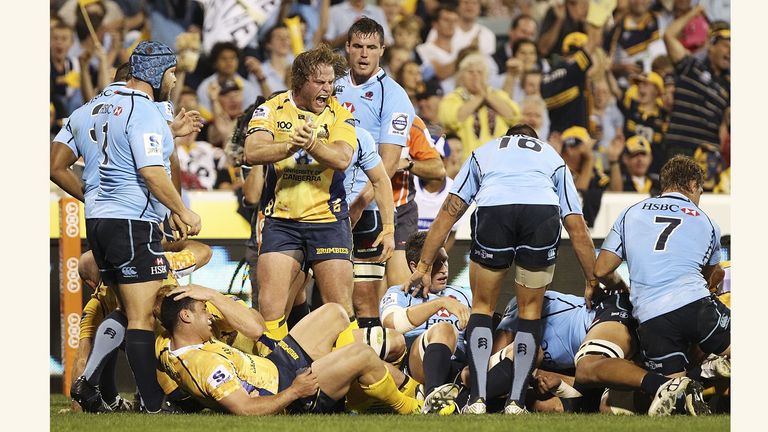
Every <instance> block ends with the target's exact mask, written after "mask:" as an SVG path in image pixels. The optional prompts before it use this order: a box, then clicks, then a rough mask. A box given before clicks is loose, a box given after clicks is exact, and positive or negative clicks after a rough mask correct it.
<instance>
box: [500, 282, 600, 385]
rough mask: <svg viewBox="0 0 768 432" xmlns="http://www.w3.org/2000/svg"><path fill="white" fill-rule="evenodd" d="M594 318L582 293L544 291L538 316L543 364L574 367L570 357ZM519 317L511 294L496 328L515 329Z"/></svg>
mask: <svg viewBox="0 0 768 432" xmlns="http://www.w3.org/2000/svg"><path fill="white" fill-rule="evenodd" d="M594 318H595V312H594V310H592V311H590V310H588V309H587V307H586V304H585V303H584V298H583V297H578V296H575V295H571V294H563V293H560V292H557V291H552V290H548V291H547V292H546V293H545V294H544V304H543V306H542V309H541V319H542V321H543V323H542V326H543V329H544V331H543V332H542V338H541V349H542V350H543V351H544V360H543V361H542V365H541V366H542V368H544V369H548V370H566V369H572V368H574V367H575V365H574V364H573V358H574V356H576V352H577V351H578V350H579V346H580V345H581V343H582V341H583V340H584V336H586V334H587V329H589V326H590V325H591V324H592V320H593V319H594ZM517 320H518V309H517V299H516V298H514V297H513V298H512V300H510V301H509V304H507V308H506V309H505V310H504V317H503V318H502V319H501V323H499V326H498V327H497V330H504V331H516V330H517Z"/></svg>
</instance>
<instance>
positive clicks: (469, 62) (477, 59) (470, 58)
mask: <svg viewBox="0 0 768 432" xmlns="http://www.w3.org/2000/svg"><path fill="white" fill-rule="evenodd" d="M476 64H477V65H481V66H482V67H483V78H484V79H485V81H486V82H487V81H488V74H489V72H488V62H487V60H486V58H485V56H484V55H483V54H481V53H479V52H473V53H472V54H468V55H467V56H466V57H464V58H463V59H462V60H461V61H460V62H459V67H458V70H457V71H456V77H457V78H459V79H463V77H464V73H465V72H466V71H467V69H469V67H470V66H473V65H476Z"/></svg>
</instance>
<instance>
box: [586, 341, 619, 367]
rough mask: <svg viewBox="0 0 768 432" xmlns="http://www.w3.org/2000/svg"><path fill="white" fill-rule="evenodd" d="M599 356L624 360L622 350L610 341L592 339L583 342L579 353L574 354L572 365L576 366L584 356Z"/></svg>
mask: <svg viewBox="0 0 768 432" xmlns="http://www.w3.org/2000/svg"><path fill="white" fill-rule="evenodd" d="M590 355H599V356H603V357H605V358H619V359H623V358H624V350H622V349H621V347H620V346H618V345H616V344H615V343H613V342H611V341H607V340H604V339H592V340H588V341H586V342H584V343H583V344H581V346H580V347H579V351H577V352H576V356H575V357H574V360H573V364H574V366H578V364H579V360H581V359H583V358H584V357H586V356H590Z"/></svg>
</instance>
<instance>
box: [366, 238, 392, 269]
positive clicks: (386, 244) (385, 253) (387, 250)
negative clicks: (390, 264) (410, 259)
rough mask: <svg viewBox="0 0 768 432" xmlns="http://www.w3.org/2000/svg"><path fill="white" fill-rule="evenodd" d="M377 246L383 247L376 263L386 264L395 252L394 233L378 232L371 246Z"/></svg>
mask: <svg viewBox="0 0 768 432" xmlns="http://www.w3.org/2000/svg"><path fill="white" fill-rule="evenodd" d="M379 244H381V245H382V246H383V248H382V250H381V255H379V257H378V259H377V261H378V262H380V263H383V262H386V261H387V260H388V259H389V258H391V257H392V253H393V252H394V251H395V233H394V232H384V231H382V232H380V233H379V236H378V237H376V241H375V242H373V244H372V245H371V246H372V247H379Z"/></svg>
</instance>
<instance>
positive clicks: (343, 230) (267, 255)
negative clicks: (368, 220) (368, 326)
mask: <svg viewBox="0 0 768 432" xmlns="http://www.w3.org/2000/svg"><path fill="white" fill-rule="evenodd" d="M345 72H346V65H345V63H344V59H343V58H342V57H341V56H339V55H338V54H336V53H334V52H333V51H331V49H330V48H328V47H327V46H325V45H320V46H318V47H316V48H313V49H311V50H309V51H305V52H303V53H301V54H299V55H298V56H297V57H296V60H294V62H293V66H292V80H291V90H289V91H285V92H281V93H278V94H277V95H275V96H273V97H272V98H271V99H269V100H267V101H266V102H264V103H263V104H262V105H260V106H259V107H258V108H256V109H255V111H254V112H253V116H252V117H251V120H250V122H249V124H248V136H247V138H246V140H245V159H246V163H248V164H261V165H265V166H266V172H265V174H264V176H265V184H266V186H265V189H264V192H263V193H262V196H261V203H262V210H263V212H264V216H265V222H264V228H263V230H262V237H261V240H262V243H261V247H260V255H259V271H258V274H257V278H258V285H259V301H258V302H259V308H260V310H261V313H262V315H263V316H264V319H265V320H266V324H267V334H268V335H269V337H270V338H272V339H274V340H280V339H282V338H283V337H284V336H285V335H286V334H287V333H288V328H287V325H286V324H285V310H286V303H287V300H286V299H288V298H292V296H290V295H287V294H288V293H289V288H290V287H291V283H292V281H293V280H294V279H295V277H296V275H297V273H298V272H299V271H300V270H301V267H302V265H303V263H304V262H305V261H306V262H308V263H309V264H310V266H311V268H312V271H313V273H314V277H315V280H316V282H317V287H318V288H319V290H320V292H321V294H322V297H323V300H324V301H325V302H326V303H328V302H334V303H338V304H340V305H342V306H343V307H344V309H345V310H346V311H347V314H348V316H349V317H350V321H352V322H354V324H352V325H351V327H352V328H354V327H356V322H355V317H354V311H353V308H352V262H351V249H352V234H351V229H350V225H349V216H348V211H347V202H346V199H345V198H346V193H345V190H344V170H346V168H347V166H349V163H350V161H351V159H352V154H353V152H355V151H356V150H357V138H356V134H355V120H354V118H353V117H352V114H350V113H349V111H347V110H346V109H345V108H344V107H342V106H341V105H340V104H339V102H338V101H337V100H336V98H335V97H333V96H332V94H333V83H334V81H335V80H336V79H338V78H339V77H340V76H342V75H343V74H344V73H345ZM350 331H351V329H350Z"/></svg>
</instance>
